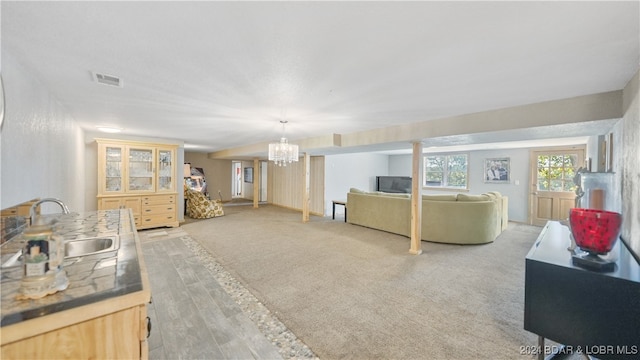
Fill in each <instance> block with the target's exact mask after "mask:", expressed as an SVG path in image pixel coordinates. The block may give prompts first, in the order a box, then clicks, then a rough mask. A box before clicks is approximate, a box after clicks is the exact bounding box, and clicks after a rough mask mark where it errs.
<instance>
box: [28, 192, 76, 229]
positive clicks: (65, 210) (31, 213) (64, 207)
mask: <svg viewBox="0 0 640 360" xmlns="http://www.w3.org/2000/svg"><path fill="white" fill-rule="evenodd" d="M46 202H53V203H56V204H58V205H60V208H62V213H63V214H68V213H69V208H68V207H67V205H65V204H64V203H63V202H62V200H59V199H56V198H45V199H42V200H38V201H37V202H35V203H34V204H33V205H31V209H29V217H31V225H33V224H35V222H36V209H37V208H38V206H40V204H42V203H46Z"/></svg>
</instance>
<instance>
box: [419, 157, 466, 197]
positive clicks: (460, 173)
mask: <svg viewBox="0 0 640 360" xmlns="http://www.w3.org/2000/svg"><path fill="white" fill-rule="evenodd" d="M468 158H469V155H468V154H443V155H427V156H425V157H424V186H428V187H443V188H454V189H467V188H468V180H467V179H468V178H469V173H468V166H467V163H468Z"/></svg>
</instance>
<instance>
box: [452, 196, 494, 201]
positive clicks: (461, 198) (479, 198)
mask: <svg viewBox="0 0 640 360" xmlns="http://www.w3.org/2000/svg"><path fill="white" fill-rule="evenodd" d="M457 199H458V201H490V200H492V199H491V197H489V196H488V195H484V194H483V195H467V194H458V197H457Z"/></svg>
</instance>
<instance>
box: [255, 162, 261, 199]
mask: <svg viewBox="0 0 640 360" xmlns="http://www.w3.org/2000/svg"><path fill="white" fill-rule="evenodd" d="M260 181H261V180H260V159H253V208H254V209H257V208H258V202H260Z"/></svg>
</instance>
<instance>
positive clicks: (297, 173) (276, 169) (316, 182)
mask: <svg viewBox="0 0 640 360" xmlns="http://www.w3.org/2000/svg"><path fill="white" fill-rule="evenodd" d="M303 160H304V158H302V157H301V158H300V161H298V162H294V163H291V164H287V166H276V165H274V164H273V162H269V168H268V170H267V202H268V203H270V204H274V205H278V206H283V207H286V208H290V209H296V210H302V199H303V197H302V195H303V191H304V186H305V184H304V181H303V180H304V170H305V169H304V161H303ZM309 185H310V186H309V189H310V190H309V191H310V193H311V196H310V200H311V204H310V206H309V212H310V213H311V214H313V215H318V216H323V215H324V156H311V171H310V184H309Z"/></svg>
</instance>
